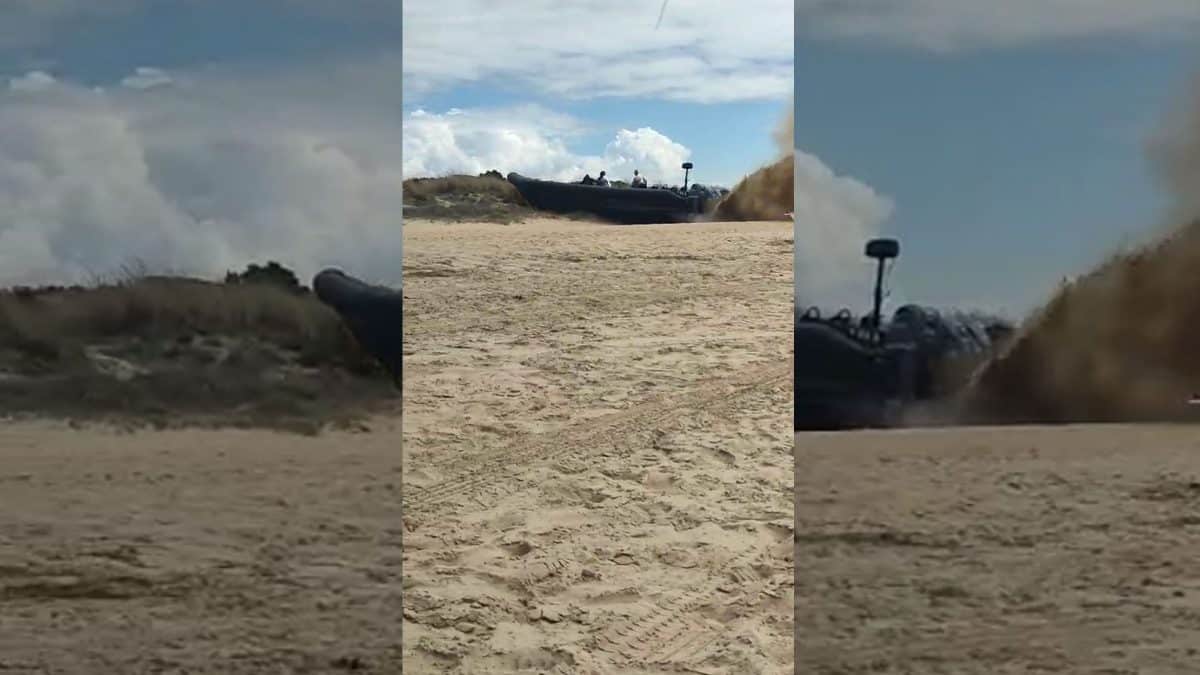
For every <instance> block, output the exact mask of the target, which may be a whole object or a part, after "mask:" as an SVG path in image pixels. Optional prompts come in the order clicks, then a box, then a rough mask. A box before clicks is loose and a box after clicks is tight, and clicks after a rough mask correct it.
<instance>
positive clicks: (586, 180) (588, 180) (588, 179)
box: [579, 173, 596, 185]
mask: <svg viewBox="0 0 1200 675" xmlns="http://www.w3.org/2000/svg"><path fill="white" fill-rule="evenodd" d="M579 182H580V184H582V185H595V184H596V179H595V178H592V174H590V173H585V174H583V180H581V181H579Z"/></svg>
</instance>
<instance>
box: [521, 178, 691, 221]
mask: <svg viewBox="0 0 1200 675" xmlns="http://www.w3.org/2000/svg"><path fill="white" fill-rule="evenodd" d="M508 182H510V183H512V184H513V186H514V187H516V188H517V191H518V192H520V193H521V196H522V197H524V198H525V201H526V202H528V203H529V205H530V206H532V207H533V208H535V209H539V210H542V211H551V212H554V213H591V214H594V215H597V216H600V217H601V218H604V219H605V220H609V221H612V222H615V223H622V224H627V225H636V224H649V223H686V222H690V221H692V220H695V219H696V218H697V216H699V215H701V214H702V213H704V208H705V206H706V204H705V201H704V200H703V199H701V198H700V197H699V196H691V195H682V194H679V193H678V192H674V191H672V190H662V189H653V188H623V187H605V186H600V185H583V184H580V183H560V182H557V181H549V180H538V179H536V178H528V177H526V176H522V175H520V174H518V173H510V174H508Z"/></svg>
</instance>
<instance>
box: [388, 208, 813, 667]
mask: <svg viewBox="0 0 1200 675" xmlns="http://www.w3.org/2000/svg"><path fill="white" fill-rule="evenodd" d="M405 237H406V239H405V296H406V306H405V307H406V312H407V316H406V317H405V318H406V322H405V330H406V331H407V332H406V335H405V344H406V361H405V377H406V382H405V388H406V389H405V430H404V452H405V458H404V462H405V490H406V494H405V509H406V520H407V521H408V525H409V528H410V529H409V531H407V532H406V533H405V549H404V550H405V576H406V579H405V622H404V631H405V645H404V656H405V664H406V668H408V669H409V670H410V672H419V673H529V672H547V673H550V672H554V673H611V672H621V673H633V674H637V673H662V672H704V673H791V672H792V667H791V656H792V621H791V611H792V609H791V592H792V588H791V584H792V562H791V555H792V545H791V542H790V541H789V540H790V539H791V535H792V530H791V521H792V517H791V504H792V486H791V475H792V464H793V462H792V443H791V438H790V435H789V432H788V431H787V428H788V427H787V425H788V420H789V417H790V409H791V394H790V391H791V383H790V378H791V375H790V370H789V368H790V362H789V357H790V353H789V352H790V343H791V340H790V338H789V331H790V327H791V311H790V309H789V308H790V306H791V294H792V291H791V288H792V283H791V281H792V277H791V256H792V250H791V239H792V233H791V224H790V223H785V222H770V223H766V222H761V223H736V224H730V223H707V224H694V225H667V226H646V227H614V226H607V225H597V224H590V223H584V222H575V221H566V220H555V219H536V220H530V221H526V222H523V223H519V224H515V225H510V226H501V225H496V224H481V223H457V224H447V223H433V222H421V221H412V220H410V221H408V222H407V223H406V224H405ZM689 669H690V670H689Z"/></svg>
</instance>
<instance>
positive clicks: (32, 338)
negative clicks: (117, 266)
mask: <svg viewBox="0 0 1200 675" xmlns="http://www.w3.org/2000/svg"><path fill="white" fill-rule="evenodd" d="M390 396H391V389H390V383H389V382H388V380H387V379H386V378H385V377H383V373H382V371H381V369H380V368H379V367H378V365H377V364H376V363H375V362H374V360H373V359H371V358H370V357H369V356H368V355H367V354H366V353H365V352H363V351H362V350H361V349H360V347H359V346H358V344H357V343H356V342H355V341H354V339H353V337H352V336H351V335H350V333H349V332H348V331H347V330H346V329H345V327H344V325H343V323H342V321H341V319H340V318H339V317H338V315H337V314H336V313H335V312H334V311H333V310H332V309H330V308H329V307H326V306H325V305H324V304H322V303H321V302H320V301H319V300H318V299H317V298H316V297H315V295H314V294H312V293H311V292H310V291H309V290H308V289H307V288H305V287H304V286H302V285H301V284H300V283H299V280H298V279H297V278H296V275H295V273H293V272H292V271H291V270H289V269H287V268H286V267H284V266H282V265H280V264H278V263H276V262H269V263H267V264H266V265H262V266H260V265H250V266H249V267H247V268H246V269H245V270H243V271H241V272H230V273H229V274H228V275H226V278H225V281H224V283H221V282H212V281H205V280H201V279H194V278H187V277H178V276H151V275H127V276H125V277H124V278H121V279H119V280H115V281H110V282H105V283H98V284H94V285H91V286H71V287H61V286H58V287H41V288H30V287H15V288H11V289H7V290H3V291H0V400H2V401H3V403H0V411H3V412H6V413H32V414H49V415H52V416H62V417H69V418H96V417H112V416H114V415H115V416H117V417H121V418H136V419H140V420H142V421H149V422H152V423H154V424H160V425H161V424H167V425H170V424H173V423H183V424H187V423H211V424H221V425H234V426H284V427H288V428H292V427H296V426H298V425H299V426H301V427H305V426H306V425H307V428H310V430H311V428H313V427H314V426H320V425H322V424H324V423H328V422H338V421H349V420H350V419H352V418H356V417H357V416H358V415H359V414H361V413H363V412H365V410H366V408H367V407H369V406H366V405H365V404H366V403H367V402H369V401H371V400H382V399H385V398H389V397H390Z"/></svg>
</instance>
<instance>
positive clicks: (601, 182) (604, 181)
mask: <svg viewBox="0 0 1200 675" xmlns="http://www.w3.org/2000/svg"><path fill="white" fill-rule="evenodd" d="M596 185H602V186H604V187H608V179H607V178H605V177H604V172H603V171H601V172H600V177H599V178H597V179H596Z"/></svg>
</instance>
